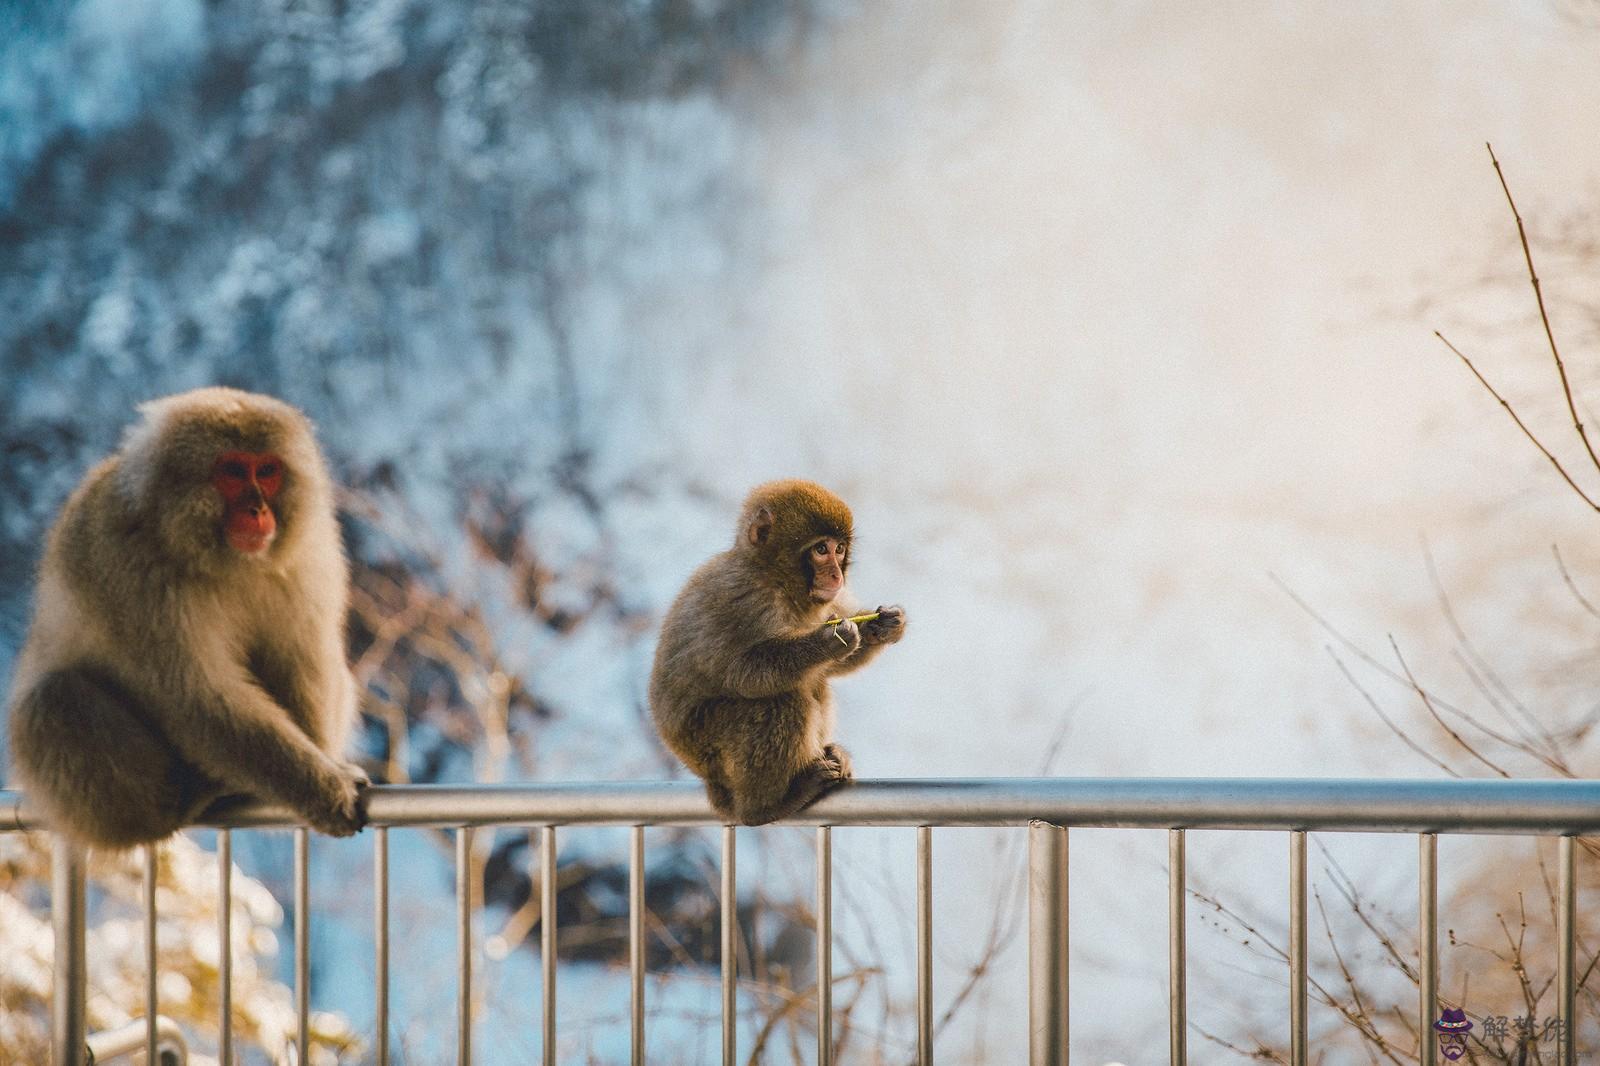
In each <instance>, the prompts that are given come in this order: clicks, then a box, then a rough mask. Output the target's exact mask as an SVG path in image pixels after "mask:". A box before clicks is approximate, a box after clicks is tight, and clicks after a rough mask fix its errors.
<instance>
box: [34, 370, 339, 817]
mask: <svg viewBox="0 0 1600 1066" xmlns="http://www.w3.org/2000/svg"><path fill="white" fill-rule="evenodd" d="M140 413H141V415H142V416H143V417H142V420H141V421H140V422H139V423H138V424H136V425H135V426H134V427H133V428H131V429H130V430H129V432H128V433H127V435H126V437H125V439H124V441H123V445H122V448H121V450H120V451H119V452H118V453H117V454H115V455H113V456H112V457H110V458H109V459H106V460H105V461H104V462H102V463H100V464H99V465H98V466H96V467H95V468H94V469H93V470H91V471H90V472H89V474H88V475H87V476H86V477H85V478H84V480H83V482H82V484H80V485H79V486H78V488H77V490H76V491H75V492H74V493H73V494H72V497H71V498H70V499H69V500H68V501H67V504H66V506H65V507H64V508H63V510H62V512H61V515H60V517H59V518H58V519H57V520H56V523H55V526H54V527H53V528H52V529H51V531H50V535H49V539H48V541H47V543H46V546H45V551H44V558H43V561H42V564H41V567H40V571H39V583H38V589H37V592H36V594H35V601H34V615H33V621H32V624H31V626H30V629H29V633H28V638H27V642H26V644H25V645H24V647H23V650H22V654H21V656H20V658H19V659H18V662H17V668H16V672H15V676H14V678H13V682H12V689H11V696H10V711H9V721H10V729H11V751H12V757H13V760H14V762H15V766H16V772H17V776H18V778H19V779H20V782H21V784H22V786H23V787H24V788H25V789H26V790H27V792H28V795H29V797H30V798H31V799H32V800H34V801H36V802H37V803H39V804H40V805H41V806H42V807H43V809H44V811H45V813H46V815H47V817H48V818H49V819H50V821H51V822H52V823H53V824H54V825H55V826H56V827H57V828H59V829H61V830H63V831H65V832H66V833H68V834H70V835H72V836H74V837H76V838H78V839H79V840H81V841H83V842H85V843H88V844H94V845H99V846H103V847H112V848H122V847H129V846H132V845H135V844H140V843H144V842H147V841H151V840H158V839H160V838H162V837H165V836H167V835H168V834H170V833H171V832H172V831H173V830H175V829H177V828H178V827H179V826H182V825H184V824H186V823H187V822H190V821H192V820H193V819H194V817H195V816H196V815H198V814H199V813H200V812H201V811H202V810H204V809H205V808H206V807H207V806H208V805H209V804H210V803H212V801H214V800H216V799H218V798H219V797H223V796H230V795H236V794H244V795H251V796H255V797H258V798H262V799H267V800H273V801H277V802H280V803H283V804H286V805H287V806H289V807H291V808H292V809H293V810H295V811H296V812H297V813H299V814H300V815H301V816H302V817H304V818H305V819H306V821H307V822H308V823H310V824H311V825H312V826H313V827H314V828H316V829H319V830H321V831H322V832H325V833H331V834H334V835H338V836H344V835H348V834H351V833H354V832H356V831H357V830H358V829H360V828H361V826H362V824H363V822H364V817H365V816H364V813H363V812H362V809H361V803H360V790H361V789H362V788H363V787H364V786H365V785H366V783H367V778H366V775H365V774H364V773H363V772H362V771H361V769H360V768H359V767H357V766H355V765H354V764H351V763H347V762H345V761H344V760H343V759H342V758H341V752H342V751H343V750H344V746H345V743H346V741H347V739H348V737H349V733H350V729H351V726H352V725H353V723H354V720H355V710H356V692H355V683H354V679H353V678H352V677H351V675H350V670H349V667H348V665H347V662H346V659H345V612H346V605H347V603H348V599H349V567H348V564H347V562H346V560H345V556H344V551H343V548H342V546H341V544H340V538H339V529H338V525H337V523H336V520H335V516H334V507H333V497H332V488H331V486H330V484H329V479H328V473H327V469H326V464H325V463H324V461H323V458H322V455H321V452H320V451H319V449H318V447H317V444H316V441H315V439H314V437H313V435H312V429H311V424H310V422H309V421H308V420H307V419H306V418H305V416H303V415H302V414H301V413H300V412H299V411H297V410H295V409H294V408H293V407H291V406H289V405H288V404H285V403H282V402H280V401H278V400H275V399H272V398H271V397H267V396H260V395H255V394H252V393H247V392H240V391H238V390H235V389H224V388H208V389H197V390H195V391H193V392H187V393H183V394H180V395H177V396H169V397H166V398H165V399H161V400H157V401H154V402H152V403H148V404H145V405H144V406H142V407H141V408H140ZM227 451H250V452H272V453H275V454H277V455H278V456H279V457H280V458H281V459H282V460H283V463H284V468H285V470H284V481H283V487H282V489H281V490H280V491H279V493H278V495H277V496H276V498H275V499H274V500H273V506H272V510H273V512H274V514H275V516H276V519H277V527H278V528H277V534H276V537H275V538H274V539H273V541H272V543H271V544H270V546H269V547H268V548H267V549H266V550H265V551H263V552H261V553H260V556H259V557H249V556H244V555H242V554H240V553H239V552H237V551H235V550H234V549H233V548H231V547H229V546H228V544H227V542H226V540H225V538H224V536H223V532H222V517H223V503H222V500H221V497H220V494H219V493H218V492H217V490H216V489H215V488H214V487H213V486H212V484H211V471H212V467H213V464H214V463H215V462H216V458H217V456H218V455H219V454H221V453H223V452H227Z"/></svg>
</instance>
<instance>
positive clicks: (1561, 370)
mask: <svg viewBox="0 0 1600 1066" xmlns="http://www.w3.org/2000/svg"><path fill="white" fill-rule="evenodd" d="M1484 147H1485V148H1487V149H1489V161H1490V162H1492V163H1493V164H1494V176H1495V177H1497V178H1499V179H1500V188H1501V189H1502V190H1503V191H1504V192H1505V194H1506V204H1507V205H1508V206H1509V207H1510V208H1511V217H1512V218H1514V219H1516V220H1517V239H1518V240H1520V241H1522V258H1523V260H1524V261H1526V262H1527V264H1528V281H1529V282H1530V283H1531V284H1532V285H1533V298H1534V300H1535V302H1537V303H1538V305H1539V322H1540V324H1541V325H1543V326H1544V337H1545V340H1547V341H1549V342H1550V357H1551V358H1552V359H1554V360H1555V363H1556V373H1557V374H1559V375H1560V376H1561V395H1562V396H1564V397H1566V401H1567V412H1568V413H1569V414H1571V415H1572V426H1573V428H1574V429H1576V430H1577V431H1578V439H1579V440H1581V441H1583V450H1584V451H1586V452H1588V453H1589V462H1591V463H1593V464H1594V468H1595V469H1596V470H1600V456H1597V455H1595V452H1594V445H1593V444H1591V443H1589V432H1588V430H1586V429H1584V426H1583V419H1581V418H1579V417H1578V405H1577V404H1576V403H1575V402H1574V401H1573V399H1572V382H1571V381H1569V380H1568V379H1567V366H1566V364H1565V363H1563V362H1562V361H1561V349H1560V348H1558V347H1557V346H1556V334H1555V331H1554V330H1553V329H1551V328H1550V315H1549V313H1548V312H1546V311H1545V307H1544V288H1543V286H1541V285H1540V284H1539V274H1538V272H1537V271H1536V270H1534V268H1533V252H1532V251H1531V250H1530V249H1529V248H1528V230H1527V228H1526V227H1525V226H1523V224H1522V215H1521V213H1520V212H1518V211H1517V202H1516V201H1515V200H1513V199H1512V198H1511V186H1509V185H1507V184H1506V175H1505V171H1503V170H1501V169H1500V160H1498V159H1496V158H1495V155H1494V147H1493V146H1492V145H1489V144H1485V145H1484ZM1580 495H1581V494H1580ZM1584 499H1586V500H1587V499H1588V497H1587V496H1585V497H1584ZM1591 506H1593V505H1592V504H1591Z"/></svg>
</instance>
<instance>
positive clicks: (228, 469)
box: [217, 459, 250, 479]
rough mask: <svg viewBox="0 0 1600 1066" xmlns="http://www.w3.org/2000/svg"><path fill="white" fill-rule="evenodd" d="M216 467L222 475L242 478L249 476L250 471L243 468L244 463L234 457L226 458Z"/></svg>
mask: <svg viewBox="0 0 1600 1066" xmlns="http://www.w3.org/2000/svg"><path fill="white" fill-rule="evenodd" d="M217 469H218V470H219V471H220V472H221V473H222V476H223V477H236V478H240V479H243V478H247V477H249V476H250V471H249V470H247V469H245V465H244V464H243V463H241V462H239V461H237V460H234V459H230V460H228V461H227V462H225V463H223V464H222V465H221V466H219V467H218V468H217Z"/></svg>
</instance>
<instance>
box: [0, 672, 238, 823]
mask: <svg viewBox="0 0 1600 1066" xmlns="http://www.w3.org/2000/svg"><path fill="white" fill-rule="evenodd" d="M11 729H12V744H13V748H14V753H15V757H16V760H17V766H18V769H19V770H20V771H21V772H22V777H23V779H24V781H25V782H26V783H27V786H28V787H29V788H30V789H31V790H33V792H34V793H36V798H37V799H38V800H39V802H40V803H41V804H42V805H43V806H44V808H45V810H46V812H47V813H48V814H49V815H50V816H51V819H52V821H53V822H54V823H55V824H57V825H59V826H60V827H61V828H63V829H64V830H66V831H67V832H68V833H71V834H72V835H74V836H76V837H78V838H79V839H81V840H83V841H86V842H88V843H90V844H94V845H98V846H101V847H109V848H127V847H132V846H133V845H135V844H143V843H147V842H149V841H152V840H160V839H161V838H163V837H166V836H169V835H171V833H172V832H173V831H174V830H175V829H177V828H178V827H179V826H181V825H183V824H184V823H185V822H187V821H188V820H189V819H190V818H191V817H193V816H194V815H195V814H196V813H198V811H199V810H200V808H201V807H203V806H204V805H205V804H206V803H207V802H209V801H210V799H211V797H212V796H213V795H215V793H216V791H217V789H216V785H215V784H214V783H213V782H211V781H209V780H208V779H206V778H205V777H204V776H202V775H201V774H199V773H198V772H196V771H195V770H194V768H193V767H190V766H188V765H186V764H185V763H184V762H182V761H181V760H180V759H179V758H178V757H177V756H176V754H175V753H174V751H173V749H172V748H171V746H170V745H169V744H168V743H167V742H166V740H165V739H164V738H163V737H162V736H161V735H160V734H159V733H157V732H156V731H155V730H154V729H153V728H151V726H150V725H149V724H148V718H147V716H146V715H144V714H143V713H141V709H140V707H139V705H138V703H137V702H136V701H135V700H134V698H133V697H132V696H131V695H130V694H129V693H127V692H126V691H124V690H123V689H122V687H121V686H119V685H117V684H116V683H115V682H113V681H111V680H110V679H109V678H105V677H103V676H101V675H98V674H96V673H94V672H92V671H90V670H87V669H83V668H69V669H65V670H59V671H57V672H55V673H53V674H48V675H46V676H45V677H44V678H43V679H42V680H41V681H40V682H39V684H38V685H36V686H35V687H34V689H33V691H31V692H29V693H28V694H27V695H26V696H23V697H22V698H21V699H19V700H18V701H17V703H16V705H15V706H14V708H13V710H12V723H11Z"/></svg>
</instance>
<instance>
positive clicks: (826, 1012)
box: [817, 825, 833, 1066]
mask: <svg viewBox="0 0 1600 1066" xmlns="http://www.w3.org/2000/svg"><path fill="white" fill-rule="evenodd" d="M817 1066H833V830H831V829H829V828H828V827H827V826H825V825H819V826H817Z"/></svg>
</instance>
